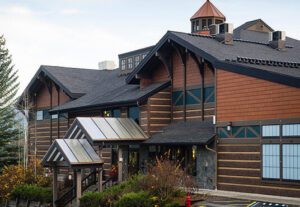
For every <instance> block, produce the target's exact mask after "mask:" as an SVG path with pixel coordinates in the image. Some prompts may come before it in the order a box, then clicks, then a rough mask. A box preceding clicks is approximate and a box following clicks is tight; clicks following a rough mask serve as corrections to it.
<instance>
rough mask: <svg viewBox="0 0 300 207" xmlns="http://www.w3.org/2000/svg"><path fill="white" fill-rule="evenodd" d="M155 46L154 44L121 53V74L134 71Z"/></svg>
mask: <svg viewBox="0 0 300 207" xmlns="http://www.w3.org/2000/svg"><path fill="white" fill-rule="evenodd" d="M153 48H154V46H150V47H146V48H142V49H138V50H134V51H130V52H127V53H123V54H120V55H119V68H120V69H121V74H123V75H126V74H128V73H130V72H132V71H133V70H134V69H135V68H136V67H137V66H138V65H139V64H140V62H141V61H142V60H143V59H144V58H145V57H146V56H147V54H148V53H149V52H150V51H151V50H152V49H153Z"/></svg>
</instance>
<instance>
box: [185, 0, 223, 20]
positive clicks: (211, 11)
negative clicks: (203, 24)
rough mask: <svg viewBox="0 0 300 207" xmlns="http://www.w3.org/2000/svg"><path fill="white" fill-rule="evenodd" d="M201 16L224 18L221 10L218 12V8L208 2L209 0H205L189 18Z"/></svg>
mask: <svg viewBox="0 0 300 207" xmlns="http://www.w3.org/2000/svg"><path fill="white" fill-rule="evenodd" d="M202 17H219V18H223V19H226V17H225V16H224V14H222V12H220V10H219V9H218V8H217V7H215V5H214V4H213V3H211V2H210V0H206V2H205V3H204V4H203V5H202V6H201V8H200V9H199V10H198V11H197V12H196V13H195V14H194V15H193V16H192V17H191V20H193V19H197V18H202Z"/></svg>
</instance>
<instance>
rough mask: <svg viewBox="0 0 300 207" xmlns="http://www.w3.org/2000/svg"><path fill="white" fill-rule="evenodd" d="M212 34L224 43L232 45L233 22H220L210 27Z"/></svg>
mask: <svg viewBox="0 0 300 207" xmlns="http://www.w3.org/2000/svg"><path fill="white" fill-rule="evenodd" d="M210 32H211V35H212V36H215V39H216V40H218V41H219V42H222V43H224V44H225V45H233V24H230V23H222V24H217V25H212V26H211V27H210Z"/></svg>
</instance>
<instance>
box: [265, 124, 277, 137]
mask: <svg viewBox="0 0 300 207" xmlns="http://www.w3.org/2000/svg"><path fill="white" fill-rule="evenodd" d="M279 135H280V126H279V125H269V126H263V134H262V136H263V137H279Z"/></svg>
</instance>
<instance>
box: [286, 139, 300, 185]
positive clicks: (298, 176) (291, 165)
mask: <svg viewBox="0 0 300 207" xmlns="http://www.w3.org/2000/svg"><path fill="white" fill-rule="evenodd" d="M282 161H283V162H282V169H283V170H282V171H283V172H282V173H283V175H282V177H283V179H285V180H300V144H283V145H282Z"/></svg>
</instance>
